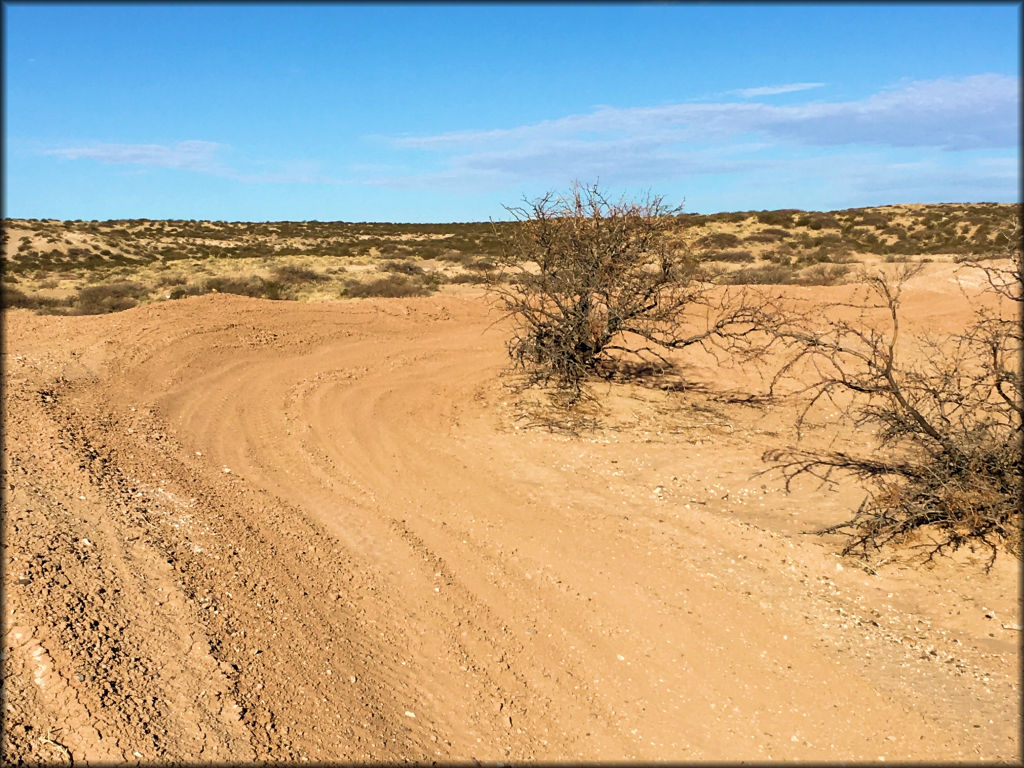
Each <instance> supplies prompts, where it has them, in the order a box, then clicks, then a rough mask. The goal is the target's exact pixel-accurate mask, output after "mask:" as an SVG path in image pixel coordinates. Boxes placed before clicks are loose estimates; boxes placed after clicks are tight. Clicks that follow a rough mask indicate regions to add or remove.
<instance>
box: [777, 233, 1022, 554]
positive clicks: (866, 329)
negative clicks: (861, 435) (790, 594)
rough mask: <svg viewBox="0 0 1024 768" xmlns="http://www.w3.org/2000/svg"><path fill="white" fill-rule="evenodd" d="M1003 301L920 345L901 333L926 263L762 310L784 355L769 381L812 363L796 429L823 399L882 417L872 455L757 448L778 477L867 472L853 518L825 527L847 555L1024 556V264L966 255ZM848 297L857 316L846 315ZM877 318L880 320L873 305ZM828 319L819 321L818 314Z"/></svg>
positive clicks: (853, 415) (860, 415) (876, 419)
mask: <svg viewBox="0 0 1024 768" xmlns="http://www.w3.org/2000/svg"><path fill="white" fill-rule="evenodd" d="M971 268H973V269H978V270H981V271H982V273H983V274H984V275H985V277H986V279H987V280H988V284H989V292H990V294H992V295H993V296H994V298H996V299H997V300H999V301H1000V302H1001V306H1000V308H999V309H997V310H991V309H987V307H988V306H989V304H988V303H986V302H979V304H978V305H977V308H976V314H975V320H974V322H973V323H972V324H971V325H970V326H969V327H968V328H967V329H966V330H964V331H963V332H960V333H953V334H948V335H946V336H945V337H939V336H934V335H925V336H923V337H921V338H920V339H918V340H917V344H918V351H917V354H916V355H914V356H911V355H910V354H908V345H907V342H905V341H904V340H902V339H901V338H900V322H899V321H900V299H901V294H902V290H903V286H904V284H905V282H906V281H907V280H908V279H909V278H911V277H913V276H914V275H916V274H918V273H919V272H920V270H921V265H919V264H915V265H907V266H905V267H902V268H901V269H900V270H899V271H898V272H897V274H896V276H895V277H887V276H886V275H885V274H883V273H876V274H867V275H865V276H864V278H863V280H864V282H865V288H864V293H863V294H862V295H861V296H860V298H859V299H856V300H854V301H852V302H851V301H847V302H843V303H842V304H835V305H824V306H816V307H814V308H813V309H811V310H809V311H807V312H804V313H797V312H794V311H791V310H790V311H783V310H781V309H778V308H774V309H772V310H766V311H765V314H764V318H765V320H764V323H765V325H764V327H765V328H766V329H767V330H768V332H769V336H770V338H771V339H772V342H777V343H779V344H781V345H782V346H783V347H784V348H786V349H787V350H788V351H789V352H790V355H789V357H788V359H787V361H786V363H785V364H784V365H783V366H782V367H781V369H780V370H779V371H778V372H777V373H776V375H775V377H774V379H773V381H772V387H773V388H774V387H775V385H776V384H777V383H778V382H779V381H780V380H782V379H783V378H785V377H786V376H787V375H788V373H789V372H790V371H792V370H793V368H794V367H795V366H796V365H797V364H798V363H803V364H805V368H806V369H808V370H811V371H813V372H814V373H813V376H812V378H811V380H810V383H804V384H803V388H802V390H801V391H802V392H803V393H804V395H805V396H806V398H807V399H806V403H805V406H804V408H803V409H802V410H801V413H800V416H799V419H798V427H800V426H801V425H802V424H803V422H804V419H805V418H806V416H807V414H808V412H809V411H810V409H811V408H812V407H813V406H814V405H815V404H816V403H817V402H819V401H825V402H827V403H828V404H829V406H830V407H831V408H835V409H838V410H839V412H840V413H841V414H842V415H843V416H844V417H846V418H847V419H849V420H850V421H851V422H852V423H853V424H854V425H856V426H857V427H867V426H869V425H870V426H874V427H876V428H877V430H878V432H877V434H878V439H879V443H880V445H879V446H878V447H877V448H874V449H873V450H871V452H870V454H868V453H864V454H859V453H848V452H843V451H808V450H802V449H797V448H791V449H786V450H781V451H770V452H768V453H766V454H765V458H766V459H767V460H769V461H771V462H773V463H774V466H775V468H776V469H777V470H779V471H781V472H782V473H783V475H784V476H785V478H786V483H787V486H788V485H789V483H790V482H791V481H792V480H793V479H794V478H795V477H797V476H799V475H801V474H810V475H813V476H815V477H818V478H821V479H823V480H825V481H830V480H831V476H832V474H833V473H835V472H844V473H849V474H852V475H853V476H855V477H858V478H860V479H861V480H862V481H864V482H865V483H866V485H867V487H868V495H867V497H866V498H865V499H864V501H863V503H862V504H861V505H860V507H859V508H858V509H857V511H856V513H855V514H854V515H853V517H852V518H850V519H849V520H846V521H844V522H842V523H840V524H838V525H834V526H830V527H829V528H826V529H824V530H823V531H821V533H840V534H844V535H845V536H847V537H848V538H847V544H846V546H845V547H844V550H843V552H844V553H845V554H858V555H860V556H862V557H865V558H867V557H869V556H870V555H871V554H872V553H874V552H877V551H879V550H881V549H882V548H884V547H887V546H889V545H904V546H908V547H911V548H915V549H918V550H919V551H920V552H921V553H922V554H923V555H924V556H925V559H926V560H931V559H933V558H934V557H935V556H937V555H939V554H941V553H943V552H947V551H950V550H956V549H958V548H959V547H961V546H964V545H968V546H970V547H972V548H973V547H975V546H980V547H982V548H985V549H987V550H988V552H989V553H990V556H991V557H990V560H989V567H991V564H992V562H993V561H994V559H995V557H996V554H997V552H998V551H999V550H1000V549H1001V548H1003V547H1005V548H1006V549H1008V550H1009V551H1011V552H1015V553H1017V554H1020V551H1021V540H1020V524H1021V514H1020V513H1021V501H1022V500H1024V499H1022V495H1021V494H1022V491H1024V485H1022V462H1021V458H1022V457H1021V448H1022V436H1024V427H1022V416H1024V402H1022V394H1024V388H1022V379H1021V353H1022V351H1024V331H1022V329H1021V325H1020V323H1019V319H1020V309H1021V302H1022V297H1021V281H1022V279H1024V270H1022V268H1021V259H1020V256H1019V251H1018V254H1017V256H1016V258H1015V262H1014V265H1013V267H1012V268H1011V269H1001V268H998V267H990V266H986V265H984V264H977V263H976V264H973V265H971ZM851 307H854V308H858V307H859V309H860V314H859V315H857V316H855V317H853V318H851V317H850V314H849V311H850V309H851ZM873 313H874V314H875V315H876V317H877V316H878V315H881V316H882V317H884V318H885V320H884V321H883V322H882V325H881V327H879V326H878V323H877V322H875V323H873V322H872V321H871V319H870V315H871V314H873ZM822 320H824V323H822Z"/></svg>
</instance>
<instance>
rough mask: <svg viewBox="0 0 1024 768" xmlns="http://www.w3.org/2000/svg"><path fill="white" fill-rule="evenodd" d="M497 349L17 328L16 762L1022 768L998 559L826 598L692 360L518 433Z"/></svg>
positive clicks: (252, 328) (12, 453)
mask: <svg viewBox="0 0 1024 768" xmlns="http://www.w3.org/2000/svg"><path fill="white" fill-rule="evenodd" d="M837 290H839V289H837ZM929 292H932V293H936V295H938V296H940V297H941V300H942V301H943V302H946V303H944V304H942V306H943V307H944V309H943V312H945V313H946V315H948V314H949V313H950V312H953V311H954V310H952V309H949V307H951V306H953V305H952V304H950V302H955V300H956V297H957V296H959V294H958V293H957V291H956V289H955V287H954V286H952V285H951V284H948V281H941V280H940V281H938V282H936V281H933V282H932V283H930V284H928V285H922V286H920V288H919V294H920V296H921V297H922V298H921V299H920V300H919V301H918V304H919V305H920V312H921V313H922V317H925V316H926V317H927V318H928V320H927V322H929V323H931V322H934V320H935V317H934V316H933V315H935V314H936V313H935V312H934V308H935V306H936V304H935V301H934V299H933V297H932V296H931V294H929ZM909 306H917V305H915V304H914V302H913V301H910V302H909ZM958 306H959V305H958ZM957 311H962V307H961V309H960V310H957ZM929 313H931V314H929ZM494 319H495V318H494V316H493V314H489V312H488V308H487V305H486V303H485V302H484V301H483V300H482V299H479V298H472V297H470V298H453V297H448V298H429V299H403V300H368V301H359V302H338V303H326V304H295V303H285V302H269V301H264V300H257V299H246V298H242V297H236V296H225V295H215V296H203V297H198V298H193V299H183V300H180V301H175V302H167V303H164V304H156V305H151V306H146V307H142V308H138V309H134V310H129V311H126V312H121V313H117V314H113V315H105V316H98V317H40V316H35V315H32V314H31V313H29V312H28V311H27V310H11V311H8V312H7V313H6V334H5V347H4V361H3V363H4V371H5V379H6V380H5V384H6V386H5V392H4V408H5V412H4V425H5V438H4V439H5V444H4V455H5V459H6V467H5V470H6V476H5V481H4V482H5V498H4V503H5V510H4V534H5V541H6V552H5V554H6V559H5V563H4V569H5V570H4V584H5V593H6V594H5V597H4V608H5V616H4V620H5V632H6V634H5V636H4V653H5V659H4V664H3V673H4V691H5V702H4V725H5V727H4V735H3V739H4V742H3V746H4V749H5V755H6V759H7V760H8V761H11V762H21V761H30V762H31V761H48V762H55V763H60V762H68V760H69V759H70V758H73V759H74V761H75V762H77V763H82V762H89V761H111V760H115V761H122V760H128V761H132V760H139V761H169V760H202V761H206V760H213V761H227V760H231V761H232V762H235V761H238V760H253V759H270V760H309V761H314V762H316V761H321V762H323V761H363V760H387V761H391V760H417V761H421V760H422V761H427V760H451V759H459V760H467V759H477V760H525V759H547V760H554V759H569V760H578V759H587V760H619V759H633V758H637V759H654V758H661V759H671V760H701V759H711V760H740V759H747V760H758V759H768V758H774V759H812V760H813V759H817V760H834V759H838V760H854V759H869V760H875V759H876V758H879V757H885V758H886V759H889V760H897V759H898V760H954V759H967V760H976V759H980V758H986V759H1004V760H1012V759H1019V736H1018V732H1017V715H1018V704H1017V702H1018V699H1019V690H1018V688H1017V679H1018V666H1017V665H1018V660H1019V657H1018V650H1017V632H1016V630H1014V629H1012V628H1008V627H1013V626H1014V625H1017V624H1018V623H1019V618H1018V617H1017V616H1016V615H1015V611H1016V598H1017V595H1016V579H1017V564H1016V563H1014V562H1012V561H1011V560H1010V559H1009V558H1001V559H1000V560H999V561H997V564H996V567H995V569H994V570H993V571H992V572H991V573H990V574H984V573H983V572H982V571H981V570H980V568H979V567H978V566H977V565H971V564H970V563H966V562H960V563H953V562H951V561H943V562H942V563H940V564H939V565H938V566H936V567H935V568H933V569H930V570H927V571H919V570H911V569H909V568H908V567H905V566H900V565H888V566H886V567H884V568H881V569H880V571H879V573H878V574H877V575H871V574H869V573H867V572H865V571H863V570H861V569H858V568H856V567H853V566H852V565H851V564H850V563H846V565H845V567H844V565H843V564H841V563H840V561H839V560H838V558H836V557H835V556H834V554H833V552H834V551H835V546H834V542H829V541H827V540H823V539H820V538H817V537H809V536H804V535H802V533H801V532H802V531H805V530H807V529H808V528H811V527H813V526H814V525H817V524H822V523H829V522H835V520H836V519H837V515H843V514H845V513H846V512H848V511H849V509H850V507H851V505H855V504H856V502H857V501H858V500H859V493H860V492H859V491H858V489H857V488H856V487H846V488H840V490H839V491H838V492H836V493H827V492H826V491H824V490H822V489H820V488H817V487H815V486H811V485H807V487H801V488H798V489H797V490H796V491H795V492H794V493H793V494H791V495H789V496H786V495H784V494H783V493H781V491H780V489H779V482H778V480H777V479H770V478H768V479H766V478H764V477H758V478H754V477H753V475H754V473H755V472H757V471H759V470H760V469H763V464H762V463H761V462H760V458H759V457H760V455H761V453H762V451H763V450H764V449H765V448H768V447H772V446H774V445H779V444H781V441H784V440H786V439H788V433H787V431H786V429H787V427H786V426H785V425H786V424H787V423H788V416H787V414H785V413H781V412H778V411H777V410H769V411H764V410H761V409H759V408H755V407H753V406H751V405H749V404H743V403H737V402H733V401H731V400H730V398H729V397H727V396H720V397H718V396H715V392H719V393H722V392H728V391H729V389H730V384H733V385H736V386H738V385H739V384H740V381H739V379H736V380H732V381H730V380H729V379H727V378H725V377H726V376H727V374H726V373H723V372H721V371H718V370H717V369H715V368H714V367H713V365H712V362H711V361H697V362H695V363H694V365H693V367H692V368H691V369H690V370H689V371H688V374H689V375H690V381H691V382H692V386H689V387H687V388H682V389H681V390H679V391H671V390H667V391H652V390H640V389H635V390H634V389H631V388H630V387H627V386H625V385H616V386H615V387H609V389H608V391H607V392H606V393H605V404H606V405H605V412H604V413H603V414H602V416H601V419H600V420H599V424H598V425H597V426H596V427H595V428H593V429H590V430H586V431H583V432H581V433H580V434H578V435H572V434H569V433H565V432H559V431H547V430H543V429H537V428H530V427H529V423H530V418H529V415H528V414H527V413H526V412H524V411H523V410H521V404H520V403H519V402H518V401H517V400H515V398H513V397H512V396H511V394H510V393H509V391H508V390H507V388H506V387H505V385H504V384H503V381H502V378H501V377H500V375H499V373H500V371H501V369H502V367H503V365H504V363H505V359H504V348H503V337H502V333H501V329H500V326H498V327H492V326H491V324H492V323H493V321H494ZM850 439H857V436H856V435H852V436H850ZM969 559H970V557H969V556H968V555H964V557H963V558H961V560H969ZM978 560H979V562H980V561H982V560H983V558H982V557H981V556H980V555H979V557H978ZM965 569H968V570H969V573H970V576H969V577H967V576H965V575H964V572H965ZM1004 625H1005V626H1004Z"/></svg>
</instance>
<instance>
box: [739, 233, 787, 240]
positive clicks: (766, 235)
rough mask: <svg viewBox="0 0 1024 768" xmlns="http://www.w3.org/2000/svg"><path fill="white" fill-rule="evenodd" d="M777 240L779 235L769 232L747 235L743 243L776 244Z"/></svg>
mask: <svg viewBox="0 0 1024 768" xmlns="http://www.w3.org/2000/svg"><path fill="white" fill-rule="evenodd" d="M779 239H780V238H779V235H774V234H771V233H769V232H755V233H754V234H752V235H747V236H746V237H745V238H743V241H744V242H746V243H777V242H778V241H779Z"/></svg>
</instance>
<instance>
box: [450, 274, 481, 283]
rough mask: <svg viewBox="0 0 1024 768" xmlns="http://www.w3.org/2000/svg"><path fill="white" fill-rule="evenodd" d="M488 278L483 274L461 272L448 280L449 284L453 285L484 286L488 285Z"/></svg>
mask: <svg viewBox="0 0 1024 768" xmlns="http://www.w3.org/2000/svg"><path fill="white" fill-rule="evenodd" d="M487 279H488V278H487V276H486V275H484V274H482V273H479V272H477V273H474V272H459V273H458V274H455V275H452V276H451V277H449V278H447V282H449V283H452V284H453V285H459V284H465V283H473V284H476V285H482V284H486V283H487Z"/></svg>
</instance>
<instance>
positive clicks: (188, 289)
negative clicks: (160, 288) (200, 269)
mask: <svg viewBox="0 0 1024 768" xmlns="http://www.w3.org/2000/svg"><path fill="white" fill-rule="evenodd" d="M204 293H208V291H206V290H204V289H203V287H202V286H201V285H196V284H195V283H189V284H187V285H179V286H176V287H175V288H172V289H171V291H170V292H169V293H168V294H167V298H169V299H184V298H185V297H187V296H201V295H203V294H204Z"/></svg>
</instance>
